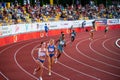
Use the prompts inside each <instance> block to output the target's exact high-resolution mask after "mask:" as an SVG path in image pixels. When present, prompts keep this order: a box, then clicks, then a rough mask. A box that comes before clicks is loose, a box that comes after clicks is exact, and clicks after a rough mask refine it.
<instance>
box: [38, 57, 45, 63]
mask: <svg viewBox="0 0 120 80" xmlns="http://www.w3.org/2000/svg"><path fill="white" fill-rule="evenodd" d="M37 60H39V61H40V62H41V63H44V62H45V60H41V59H39V58H38V59H37Z"/></svg>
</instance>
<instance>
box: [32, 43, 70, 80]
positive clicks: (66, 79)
mask: <svg viewBox="0 0 120 80" xmlns="http://www.w3.org/2000/svg"><path fill="white" fill-rule="evenodd" d="M39 45H40V44H38V45H36V46H35V47H34V48H33V49H32V51H31V56H32V58H33V60H34V61H35V58H34V56H33V52H34V50H35V48H37V47H38V46H39ZM44 68H45V69H46V70H48V68H46V67H45V66H44ZM52 73H53V74H56V75H58V76H60V77H61V78H63V79H65V80H70V79H69V78H67V77H65V76H63V75H61V74H58V73H56V72H54V71H52Z"/></svg>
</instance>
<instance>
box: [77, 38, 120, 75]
mask: <svg viewBox="0 0 120 80" xmlns="http://www.w3.org/2000/svg"><path fill="white" fill-rule="evenodd" d="M86 40H87V39H86ZM83 41H85V40H82V41H80V42H79V44H80V43H82V42H83ZM77 46H78V44H77ZM77 46H76V49H77V51H78V52H79V53H80V54H82V55H84V53H83V52H81V51H80V50H79V49H78V48H77ZM84 56H85V55H84ZM87 57H88V56H87ZM75 61H77V60H75ZM77 62H78V61H77ZM78 63H79V62H78ZM82 64H84V65H85V66H88V67H91V68H93V69H95V70H98V71H101V72H104V73H107V74H109V75H113V76H116V77H120V75H117V74H113V73H111V72H108V71H105V70H102V69H99V68H96V67H94V66H91V65H88V64H85V63H82Z"/></svg>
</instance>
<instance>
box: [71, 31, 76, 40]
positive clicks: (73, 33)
mask: <svg viewBox="0 0 120 80" xmlns="http://www.w3.org/2000/svg"><path fill="white" fill-rule="evenodd" d="M70 35H71V42H73V41H74V40H75V37H76V32H75V30H72V32H71V33H70Z"/></svg>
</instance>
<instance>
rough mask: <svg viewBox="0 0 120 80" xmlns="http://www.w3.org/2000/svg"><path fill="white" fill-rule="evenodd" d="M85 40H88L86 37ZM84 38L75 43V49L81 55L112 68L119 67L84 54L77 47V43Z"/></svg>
mask: <svg viewBox="0 0 120 80" xmlns="http://www.w3.org/2000/svg"><path fill="white" fill-rule="evenodd" d="M86 40H88V39H86ZM86 40H82V41H81V42H79V43H78V44H77V45H76V50H77V51H78V52H79V53H80V54H81V55H83V56H85V57H87V58H88V59H91V60H93V61H96V62H99V63H102V64H105V65H107V66H110V67H113V68H117V69H120V67H118V66H115V65H112V64H108V63H106V62H103V61H100V60H97V59H95V58H92V57H89V56H87V55H85V54H84V53H83V52H82V51H80V50H79V49H78V45H79V44H80V43H82V42H84V41H86Z"/></svg>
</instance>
